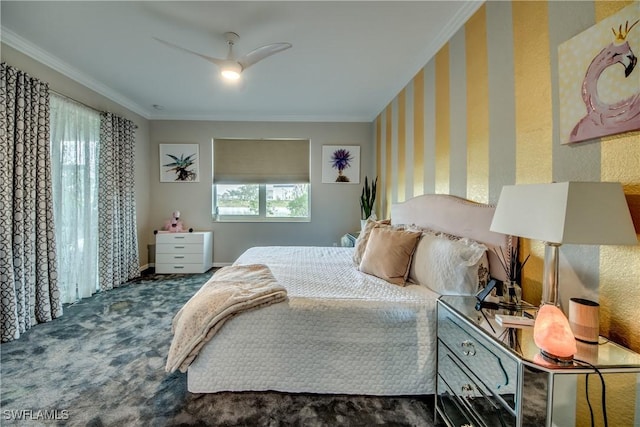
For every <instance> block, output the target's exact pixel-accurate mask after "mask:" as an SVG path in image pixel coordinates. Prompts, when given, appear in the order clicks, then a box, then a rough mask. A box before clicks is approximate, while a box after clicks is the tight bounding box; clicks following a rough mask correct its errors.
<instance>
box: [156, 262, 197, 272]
mask: <svg viewBox="0 0 640 427" xmlns="http://www.w3.org/2000/svg"><path fill="white" fill-rule="evenodd" d="M207 270H208V268H206V267H203V264H202V263H200V264H187V263H173V264H171V263H168V264H161V263H156V273H158V274H171V273H183V274H187V273H204V272H206V271H207Z"/></svg>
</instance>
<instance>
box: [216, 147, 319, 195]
mask: <svg viewBox="0 0 640 427" xmlns="http://www.w3.org/2000/svg"><path fill="white" fill-rule="evenodd" d="M213 182H214V184H270V183H271V184H290V183H308V182H309V140H308V139H215V140H214V141H213Z"/></svg>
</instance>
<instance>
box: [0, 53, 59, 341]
mask: <svg viewBox="0 0 640 427" xmlns="http://www.w3.org/2000/svg"><path fill="white" fill-rule="evenodd" d="M0 73H1V76H0V218H2V221H0V321H1V324H2V331H1V336H2V342H6V341H11V340H14V339H17V338H19V337H20V334H22V333H24V332H25V331H26V330H28V329H30V328H31V327H32V326H33V325H35V324H37V323H42V322H48V321H50V320H52V319H55V318H57V317H59V316H61V315H62V303H61V302H60V292H59V289H58V282H57V273H56V245H55V238H54V224H53V198H52V191H51V157H50V152H49V86H48V85H47V84H46V83H44V82H41V81H39V80H37V79H34V78H32V77H30V76H29V75H28V74H26V73H24V72H22V71H19V70H17V69H15V68H13V67H11V66H9V65H7V64H6V63H2V64H1V71H0Z"/></svg>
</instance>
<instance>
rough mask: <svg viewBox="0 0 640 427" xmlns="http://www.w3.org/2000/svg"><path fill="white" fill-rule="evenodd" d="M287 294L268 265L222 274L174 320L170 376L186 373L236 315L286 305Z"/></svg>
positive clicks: (224, 270) (229, 269)
mask: <svg viewBox="0 0 640 427" xmlns="http://www.w3.org/2000/svg"><path fill="white" fill-rule="evenodd" d="M286 298H287V291H286V289H285V288H284V287H282V286H281V285H279V284H278V282H277V281H276V279H275V278H274V277H273V274H271V270H269V267H267V266H266V265H261V264H252V265H237V266H228V267H223V268H221V269H220V270H218V271H217V272H216V273H215V274H214V275H213V276H212V277H211V279H209V281H208V282H207V283H205V284H204V285H203V286H202V288H200V290H199V291H198V292H196V294H195V295H194V296H193V297H191V299H190V300H189V301H187V303H186V304H185V305H184V306H183V307H182V308H181V309H180V311H179V312H178V313H177V314H176V315H175V317H174V318H173V323H172V328H171V329H172V332H173V334H174V336H173V341H172V342H171V347H170V348H169V355H168V357H167V366H166V367H165V369H166V371H167V372H174V371H175V370H176V369H180V371H181V372H186V371H187V368H188V367H189V365H190V364H191V362H192V361H193V359H195V358H196V356H197V355H198V352H199V351H200V349H201V348H202V346H203V345H204V344H205V343H207V342H208V341H209V340H210V339H211V338H212V337H213V335H215V333H216V332H217V331H218V330H219V329H220V328H221V327H222V325H223V324H224V322H226V321H227V320H229V319H230V318H231V317H233V316H235V315H236V314H238V313H240V312H243V311H246V310H250V309H253V308H257V307H261V306H266V305H269V304H274V303H277V302H281V301H284V300H285V299H286Z"/></svg>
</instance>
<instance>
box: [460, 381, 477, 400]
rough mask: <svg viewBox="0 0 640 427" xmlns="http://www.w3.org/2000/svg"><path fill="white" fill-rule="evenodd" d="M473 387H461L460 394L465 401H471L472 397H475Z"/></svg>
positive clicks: (469, 385) (466, 385)
mask: <svg viewBox="0 0 640 427" xmlns="http://www.w3.org/2000/svg"><path fill="white" fill-rule="evenodd" d="M473 391H474V388H473V385H471V384H463V385H462V387H460V393H461V394H462V397H464V398H465V399H469V398H471V397H473Z"/></svg>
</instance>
